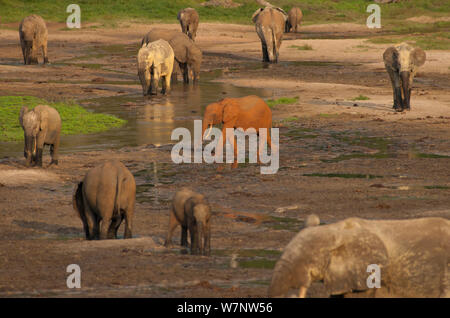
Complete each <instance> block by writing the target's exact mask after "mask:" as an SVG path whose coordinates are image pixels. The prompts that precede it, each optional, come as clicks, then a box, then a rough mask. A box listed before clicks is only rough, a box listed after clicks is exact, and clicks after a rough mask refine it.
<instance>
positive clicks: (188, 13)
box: [177, 8, 199, 41]
mask: <svg viewBox="0 0 450 318" xmlns="http://www.w3.org/2000/svg"><path fill="white" fill-rule="evenodd" d="M177 19H178V21H180V25H181V31H182V32H183V33H185V34H186V35H187V36H189V38H190V39H191V40H192V41H195V37H196V36H197V29H198V21H199V16H198V12H197V11H196V10H195V9H193V8H185V9H182V10H180V11H179V12H178V15H177Z"/></svg>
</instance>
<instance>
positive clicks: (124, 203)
mask: <svg viewBox="0 0 450 318" xmlns="http://www.w3.org/2000/svg"><path fill="white" fill-rule="evenodd" d="M135 201H136V183H135V181H134V177H133V175H132V174H131V172H130V171H129V170H128V169H127V168H126V167H125V166H124V165H123V164H122V163H121V162H119V161H117V160H111V161H107V162H105V163H104V164H101V165H99V166H97V167H94V168H92V169H91V170H89V171H88V173H87V174H86V176H85V177H84V180H83V181H82V182H80V183H78V185H77V186H76V188H75V192H74V194H73V208H74V209H75V211H77V213H78V216H79V217H80V219H81V221H82V222H83V228H84V232H85V234H86V239H87V240H95V239H100V240H104V239H113V238H117V230H118V229H119V227H120V224H121V223H122V220H123V219H125V234H124V238H131V237H132V232H131V230H132V224H133V215H134V206H135Z"/></svg>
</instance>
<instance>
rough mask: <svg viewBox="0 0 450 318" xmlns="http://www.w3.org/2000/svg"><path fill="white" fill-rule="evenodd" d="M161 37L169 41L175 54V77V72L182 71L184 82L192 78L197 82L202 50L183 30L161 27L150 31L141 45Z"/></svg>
mask: <svg viewBox="0 0 450 318" xmlns="http://www.w3.org/2000/svg"><path fill="white" fill-rule="evenodd" d="M159 39H163V40H166V41H167V42H169V44H170V46H171V47H172V49H173V52H174V54H175V61H176V63H175V65H174V70H173V73H174V75H173V77H174V79H176V75H175V74H178V73H180V72H181V73H182V75H183V82H184V83H186V84H187V83H189V79H190V78H192V79H193V81H194V83H195V82H197V81H198V80H199V79H200V66H201V64H202V58H203V54H202V51H201V50H200V49H199V48H198V46H197V45H196V44H195V43H194V42H192V41H191V40H190V39H189V37H188V36H187V35H186V34H184V33H182V32H179V31H168V30H161V29H152V30H151V31H150V32H148V33H147V34H146V35H145V36H144V38H143V39H142V42H141V46H142V45H144V44H146V43H149V42H153V41H156V40H159Z"/></svg>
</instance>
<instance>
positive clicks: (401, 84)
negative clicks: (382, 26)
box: [383, 43, 426, 112]
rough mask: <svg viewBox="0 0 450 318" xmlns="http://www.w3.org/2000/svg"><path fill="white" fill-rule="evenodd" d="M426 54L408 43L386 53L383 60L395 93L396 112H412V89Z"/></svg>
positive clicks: (392, 48)
mask: <svg viewBox="0 0 450 318" xmlns="http://www.w3.org/2000/svg"><path fill="white" fill-rule="evenodd" d="M425 59H426V54H425V52H424V51H423V50H422V49H420V48H413V47H411V46H410V45H408V44H407V43H401V44H399V45H396V46H391V47H389V48H387V49H386V51H384V54H383V60H384V64H385V66H386V70H387V72H388V74H389V77H390V79H391V83H392V89H393V91H394V106H393V108H394V109H395V110H396V111H399V112H401V111H404V110H410V109H411V106H410V98H411V87H412V83H413V81H414V76H415V75H416V72H417V68H418V67H420V66H422V65H423V64H424V63H425Z"/></svg>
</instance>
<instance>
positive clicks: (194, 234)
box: [188, 220, 199, 255]
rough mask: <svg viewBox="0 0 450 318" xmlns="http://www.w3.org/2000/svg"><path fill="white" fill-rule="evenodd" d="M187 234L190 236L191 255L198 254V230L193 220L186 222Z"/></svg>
mask: <svg viewBox="0 0 450 318" xmlns="http://www.w3.org/2000/svg"><path fill="white" fill-rule="evenodd" d="M188 229H189V234H190V235H191V254H193V255H194V254H198V250H199V242H198V239H199V237H198V229H197V226H196V224H195V221H194V220H191V221H188Z"/></svg>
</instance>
